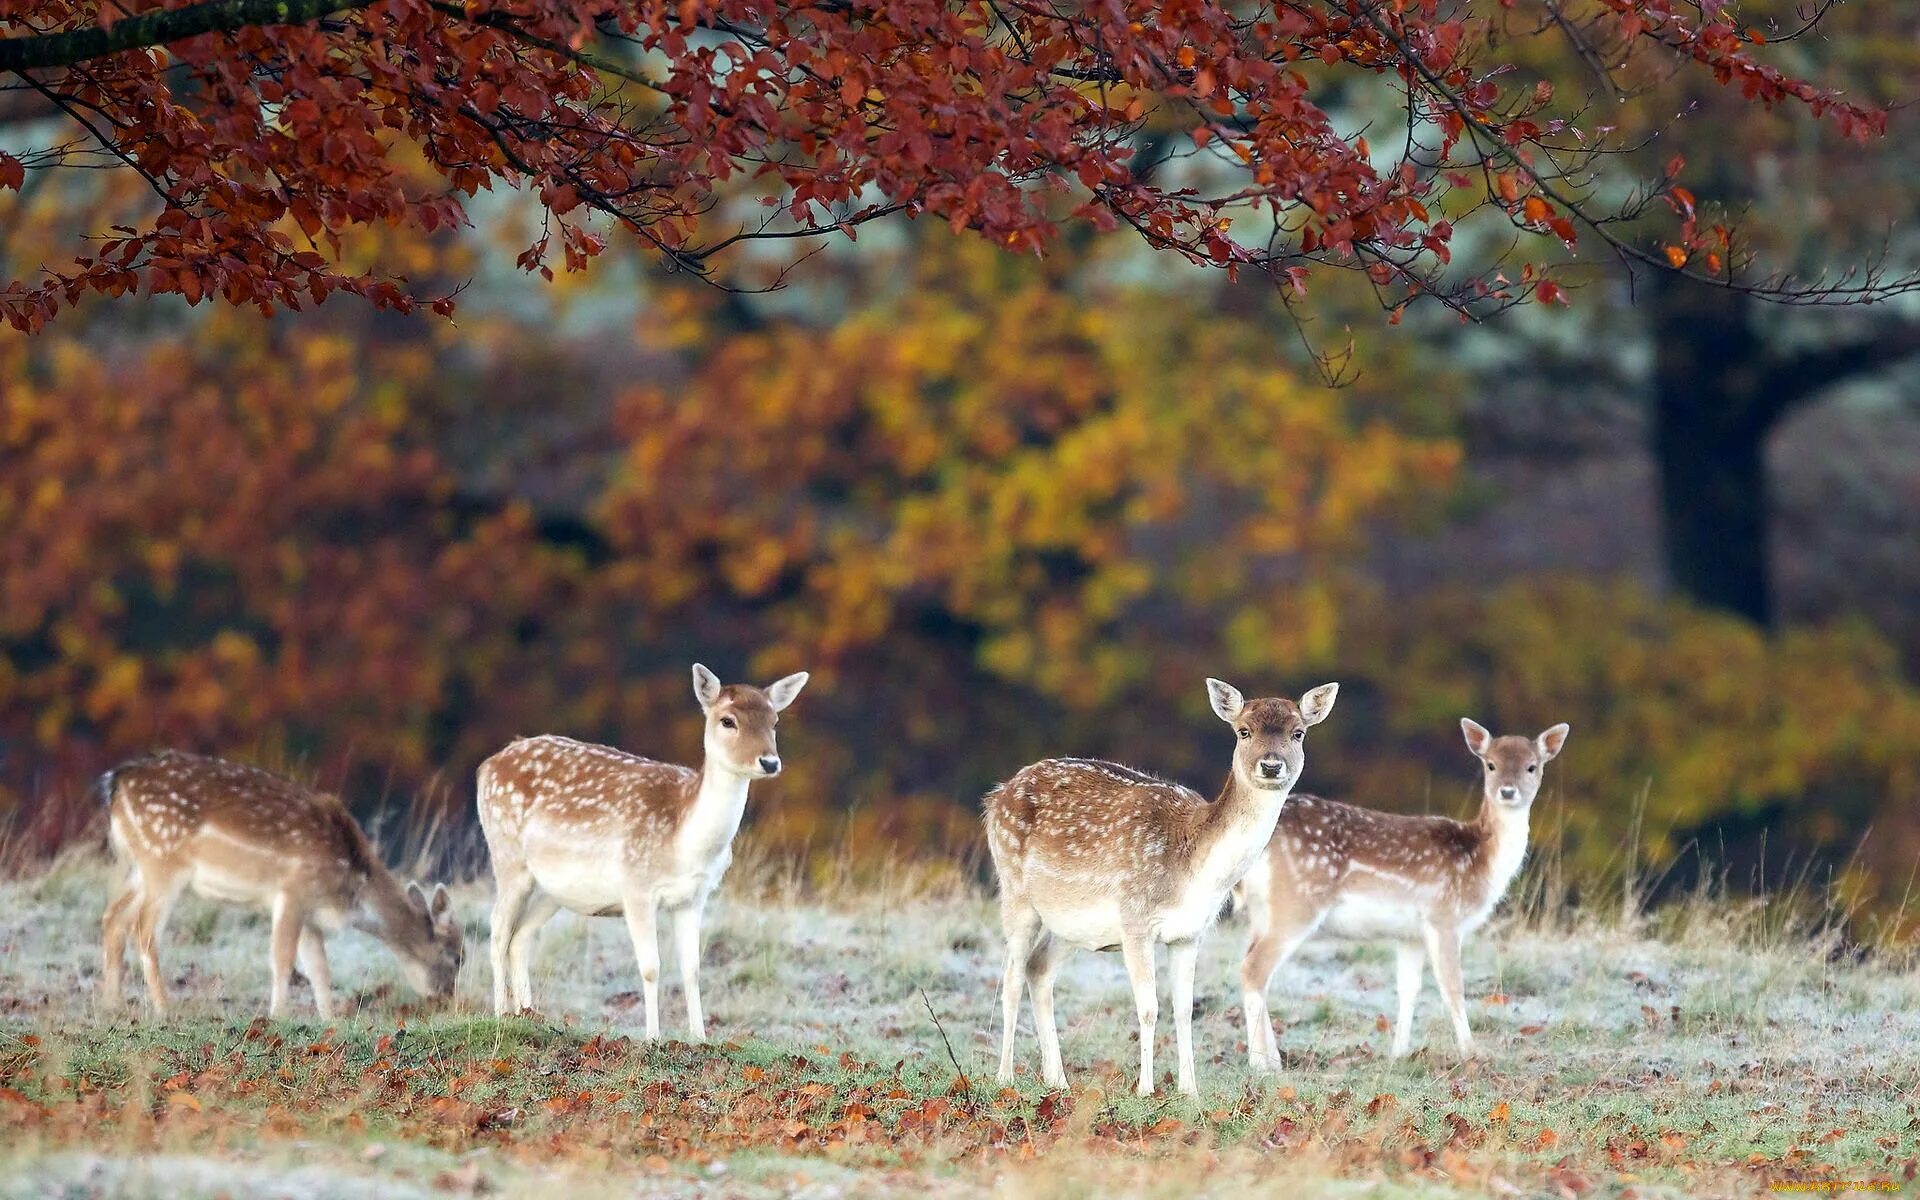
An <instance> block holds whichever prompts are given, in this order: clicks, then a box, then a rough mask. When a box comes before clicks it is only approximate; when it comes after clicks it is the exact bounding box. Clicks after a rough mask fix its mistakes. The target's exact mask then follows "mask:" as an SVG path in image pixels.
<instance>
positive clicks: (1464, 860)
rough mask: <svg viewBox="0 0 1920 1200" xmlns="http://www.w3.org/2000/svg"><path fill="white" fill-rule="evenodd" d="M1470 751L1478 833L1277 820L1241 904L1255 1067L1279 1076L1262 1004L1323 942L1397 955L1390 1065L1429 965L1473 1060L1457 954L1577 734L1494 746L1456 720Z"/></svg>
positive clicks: (1410, 824)
mask: <svg viewBox="0 0 1920 1200" xmlns="http://www.w3.org/2000/svg"><path fill="white" fill-rule="evenodd" d="M1460 728H1461V731H1462V732H1463V733H1464V734H1465V736H1466V740H1467V748H1468V749H1469V750H1471V751H1473V753H1474V755H1475V757H1477V758H1479V760H1480V761H1481V764H1482V765H1483V766H1484V767H1485V768H1486V770H1485V771H1484V773H1483V775H1482V785H1483V786H1482V793H1481V802H1480V813H1479V815H1478V816H1477V817H1475V818H1474V820H1472V821H1455V820H1452V819H1449V818H1447V817H1425V816H1403V815H1399V814H1395V813H1383V812H1376V811H1374V810H1372V809H1366V808H1360V807H1358V806H1356V805H1352V804H1341V803H1339V802H1337V801H1333V800H1323V799H1321V798H1320V797H1318V796H1297V797H1295V798H1294V800H1293V802H1292V803H1291V804H1289V805H1288V806H1287V810H1286V811H1285V812H1284V813H1282V814H1281V815H1280V821H1279V825H1278V828H1277V829H1275V831H1274V835H1273V841H1272V843H1271V844H1270V845H1269V846H1268V847H1267V852H1266V853H1265V854H1263V855H1261V856H1260V860H1259V861H1258V862H1256V863H1255V864H1254V865H1253V867H1252V869H1250V870H1249V871H1248V872H1247V875H1246V878H1245V879H1244V880H1243V881H1242V882H1241V886H1240V888H1239V889H1237V890H1236V898H1237V899H1238V900H1240V901H1241V902H1242V903H1243V904H1244V905H1245V907H1246V909H1247V911H1248V913H1249V915H1250V917H1251V920H1252V924H1253V944H1252V945H1251V946H1249V947H1248V949H1247V957H1246V959H1245V961H1244V962H1242V964H1241V967H1240V982H1241V991H1242V996H1241V999H1242V1006H1243V1008H1244V1011H1245V1014H1246V1020H1247V1057H1248V1059H1249V1060H1250V1061H1251V1062H1252V1064H1253V1067H1254V1069H1255V1070H1260V1069H1262V1068H1268V1069H1278V1067H1279V1065H1280V1047H1279V1042H1278V1040H1277V1039H1276V1038H1275V1037H1274V1032H1273V1024H1272V1022H1271V1020H1270V1019H1269V1017H1268V1014H1267V1002H1266V992H1267V986H1268V984H1269V983H1270V982H1271V981H1272V978H1273V974H1274V972H1275V971H1276V970H1277V969H1278V968H1279V966H1280V964H1281V963H1282V962H1285V961H1286V959H1287V958H1288V957H1289V956H1291V955H1292V954H1293V952H1294V951H1295V950H1297V949H1299V948H1300V946H1301V945H1302V944H1304V943H1305V942H1306V941H1307V940H1308V939H1309V938H1311V937H1313V936H1314V935H1315V934H1321V935H1324V936H1328V937H1333V938H1339V939H1344V940H1368V941H1370V940H1376V939H1377V940H1382V941H1391V942H1393V943H1394V947H1395V952H1396V970H1395V974H1396V977H1397V984H1398V989H1399V993H1400V995H1399V1000H1400V1014H1399V1021H1398V1023H1397V1024H1396V1025H1395V1026H1394V1030H1393V1053H1394V1055H1395V1056H1396V1057H1398V1056H1400V1055H1404V1054H1405V1053H1406V1052H1407V1048H1408V1046H1409V1044H1410V1042H1411V1039H1412V1036H1413V1007H1414V1000H1415V998H1416V997H1417V996H1418V994H1419V991H1420V976H1421V971H1422V968H1423V967H1424V966H1425V965H1426V964H1427V963H1428V962H1431V963H1432V966H1433V978H1434V982H1435V984H1436V985H1437V986H1438V987H1439V989H1440V999H1441V1002H1442V1003H1444V1004H1445V1005H1446V1007H1447V1013H1448V1015H1449V1016H1450V1017H1452V1018H1453V1032H1454V1037H1455V1040H1456V1041H1457V1042H1458V1043H1459V1048H1460V1054H1461V1056H1462V1057H1466V1056H1468V1055H1471V1054H1472V1053H1473V1040H1472V1037H1471V1035H1470V1034H1469V1033H1468V1030H1467V1002H1466V997H1465V994H1464V991H1463V988H1462V984H1461V980H1460V947H1461V943H1462V942H1463V941H1464V940H1465V938H1466V936H1467V935H1468V934H1470V933H1472V932H1473V931H1474V930H1476V929H1478V928H1479V927H1480V926H1481V925H1482V924H1483V923H1485V921H1486V920H1487V918H1488V917H1489V916H1491V915H1492V913H1493V910H1494V907H1495V906H1496V905H1498V904H1499V903H1500V899H1501V897H1502V896H1504V895H1505V894H1506V891H1507V887H1508V885H1510V884H1511V883H1512V882H1513V879H1514V876H1515V875H1517V874H1519V872H1520V866H1521V864H1522V863H1523V862H1524V861H1525V860H1526V856H1527V814H1528V811H1529V810H1530V809H1531V807H1532V805H1533V798H1534V796H1535V795H1536V794H1537V793H1538V792H1539V790H1540V779H1541V776H1542V775H1543V774H1544V772H1545V770H1546V765H1547V763H1548V762H1549V761H1550V760H1551V759H1552V758H1553V757H1554V756H1555V755H1557V754H1559V753H1560V750H1561V747H1563V746H1565V745H1566V742H1567V734H1568V732H1569V729H1568V727H1567V726H1565V725H1555V726H1554V727H1553V728H1551V729H1549V730H1547V731H1546V732H1545V733H1542V734H1541V735H1540V736H1539V737H1535V738H1524V737H1499V738H1496V737H1494V736H1493V735H1492V734H1490V733H1488V732H1487V731H1486V730H1485V729H1483V728H1482V727H1480V726H1479V725H1477V724H1475V723H1474V722H1472V721H1469V720H1466V719H1465V718H1462V719H1461V721H1460Z"/></svg>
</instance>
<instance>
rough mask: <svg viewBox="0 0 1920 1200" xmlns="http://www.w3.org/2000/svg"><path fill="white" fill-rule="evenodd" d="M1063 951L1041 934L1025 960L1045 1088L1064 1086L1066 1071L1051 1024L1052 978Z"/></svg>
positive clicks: (1064, 948)
mask: <svg viewBox="0 0 1920 1200" xmlns="http://www.w3.org/2000/svg"><path fill="white" fill-rule="evenodd" d="M1066 953H1067V948H1066V947H1065V946H1063V945H1062V944H1061V943H1060V941H1059V939H1057V938H1055V937H1054V936H1053V935H1052V934H1049V933H1045V932H1043V933H1041V935H1040V940H1039V944H1038V945H1036V946H1035V947H1034V948H1033V953H1032V954H1030V955H1028V956H1027V990H1028V991H1029V992H1031V993H1032V994H1033V1027H1034V1031H1035V1032H1036V1033H1037V1034H1039V1036H1040V1079H1041V1081H1042V1082H1043V1083H1045V1084H1046V1085H1047V1086H1048V1087H1053V1088H1064V1087H1066V1086H1067V1069H1066V1066H1065V1065H1064V1064H1063V1063H1062V1062H1061V1061H1060V1030H1059V1028H1058V1027H1057V1026H1056V1025H1055V1024H1054V1020H1053V978H1054V976H1055V975H1057V974H1058V973H1059V971H1060V960H1061V959H1062V958H1065V957H1066Z"/></svg>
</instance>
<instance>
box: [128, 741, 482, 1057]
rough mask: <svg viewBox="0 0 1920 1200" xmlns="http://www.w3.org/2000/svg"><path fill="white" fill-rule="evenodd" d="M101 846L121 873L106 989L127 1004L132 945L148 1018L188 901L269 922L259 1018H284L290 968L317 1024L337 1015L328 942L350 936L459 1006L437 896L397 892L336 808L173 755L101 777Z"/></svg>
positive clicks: (285, 785) (419, 987) (454, 954)
mask: <svg viewBox="0 0 1920 1200" xmlns="http://www.w3.org/2000/svg"><path fill="white" fill-rule="evenodd" d="M97 786H98V788H99V790H100V791H101V793H102V794H103V795H104V796H105V798H106V801H107V822H108V841H109V843H110V844H111V846H112V848H113V851H114V854H115V856H116V858H118V859H119V860H120V861H122V862H123V863H126V864H128V867H129V869H128V872H127V875H126V879H125V883H124V885H123V886H122V888H121V890H120V893H119V894H118V895H117V896H116V897H115V898H114V899H113V901H112V902H111V903H110V904H109V905H108V906H107V911H106V915H105V917H104V918H103V920H102V932H103V935H104V936H103V941H104V943H105V944H104V957H105V962H104V970H103V971H102V973H101V981H102V990H103V992H104V993H105V995H106V998H107V1000H108V1002H109V1003H116V1004H117V1003H119V1002H120V1000H121V970H122V968H123V967H124V965H125V959H126V945H127V940H128V938H129V936H131V938H132V940H133V944H134V949H135V952H136V954H137V955H138V957H139V959H140V967H141V970H142V971H143V972H144V974H145V975H146V982H147V995H148V998H149V999H150V1000H151V1002H152V1005H153V1012H154V1014H155V1015H156V1016H159V1015H163V1014H165V1012H166V1011H167V1003H168V1001H167V989H166V984H165V982H164V980H163V978H162V976H161V973H160V961H159V958H158V956H157V953H156V949H155V946H156V943H157V942H158V941H159V938H160V935H161V933H162V932H163V931H164V930H165V928H166V924H167V918H168V916H169V915H170V914H171V913H172V912H173V908H174V905H175V904H176V903H177V902H178V901H179V899H180V897H181V895H182V893H184V892H186V891H187V890H189V889H191V890H192V891H194V892H195V893H196V894H198V895H200V896H203V897H206V898H208V899H212V900H216V901H222V902H225V903H229V904H240V905H247V906H251V907H255V908H264V909H266V910H267V911H268V912H269V913H270V914H271V915H272V921H273V923H272V927H271V932H270V933H269V934H268V942H267V944H268V955H267V963H268V970H269V972H270V976H271V979H272V983H271V986H270V992H269V998H268V1001H267V1015H268V1016H269V1017H271V1018H275V1019H278V1018H280V1017H281V1016H283V1015H284V1014H285V1013H286V1011H287V1002H288V990H289V987H290V984H291V979H292V975H293V967H294V961H295V959H296V958H298V960H299V964H300V970H301V972H302V973H303V974H304V975H305V976H306V977H307V980H308V982H309V983H311V984H312V985H313V1000H314V1007H315V1008H316V1009H317V1010H318V1012H319V1014H320V1017H321V1018H322V1019H323V1020H325V1019H331V1018H332V1017H333V1015H334V1002H333V975H332V972H331V970H330V969H329V967H328V965H327V947H326V941H325V936H326V934H327V933H328V932H331V931H335V930H338V929H341V928H343V927H346V926H352V927H354V928H356V929H359V930H361V931H363V932H365V933H369V934H372V935H373V936H374V937H376V938H378V939H379V940H380V941H382V942H384V943H385V944H386V945H387V947H388V948H389V949H390V950H392V951H393V953H394V955H395V957H397V958H398V959H399V960H400V966H401V970H402V973H403V974H404V975H405V977H406V979H407V981H408V982H409V983H410V984H411V985H412V986H413V987H414V989H415V990H416V991H419V992H420V993H422V994H423V995H427V996H430V997H434V998H442V999H444V998H445V997H448V996H451V995H452V994H453V987H454V981H455V979H456V978H457V977H458V975H459V973H460V964H461V962H462V961H463V960H464V958H465V956H466V945H465V940H464V938H463V937H462V935H461V931H460V925H459V922H458V921H457V920H455V919H454V916H453V913H452V899H451V897H449V896H448V894H447V889H446V885H445V884H436V885H434V887H433V890H432V891H431V892H428V891H427V890H426V889H425V888H422V887H421V886H420V884H419V883H417V882H409V883H407V884H406V885H405V886H404V887H403V886H401V884H400V882H399V880H397V879H396V878H395V877H394V875H393V873H392V872H391V871H389V870H388V869H387V867H386V866H385V865H384V864H383V863H382V862H381V861H380V857H379V855H378V854H376V853H375V852H374V849H373V846H372V845H371V844H370V843H369V842H368V841H367V836H366V834H365V833H364V832H363V831H362V830H361V828H360V826H359V823H358V822H356V821H355V820H354V819H353V817H352V816H351V815H350V814H349V813H348V812H347V810H346V807H345V806H344V805H342V804H341V802H340V800H339V799H338V798H337V797H335V796H332V795H329V794H326V793H323V792H318V791H315V790H313V789H312V788H309V787H306V786H304V785H302V784H299V783H296V782H295V781H293V780H291V779H288V778H286V777H284V776H281V775H276V774H274V773H273V772H271V771H265V770H262V769H260V768H258V767H253V766H248V765H245V764H243V763H237V762H229V761H226V760H224V759H218V758H206V757H202V756H200V755H197V754H186V753H182V752H180V751H176V750H166V751H161V752H159V753H157V754H152V755H148V756H146V757H144V758H139V759H134V760H132V761H129V762H126V763H123V764H121V765H120V766H118V767H115V768H114V769H113V770H111V771H108V772H107V773H106V774H105V775H103V776H101V778H100V781H99V783H98V785H97Z"/></svg>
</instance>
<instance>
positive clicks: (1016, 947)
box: [998, 899, 1040, 1083]
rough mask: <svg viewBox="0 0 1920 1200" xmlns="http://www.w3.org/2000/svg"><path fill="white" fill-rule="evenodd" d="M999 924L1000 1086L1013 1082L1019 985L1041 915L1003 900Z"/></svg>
mask: <svg viewBox="0 0 1920 1200" xmlns="http://www.w3.org/2000/svg"><path fill="white" fill-rule="evenodd" d="M1000 924H1001V927H1002V928H1003V929H1004V930H1005V931H1006V935H1007V969H1006V971H1005V972H1004V973H1002V975H1001V976H1000V1073H999V1075H998V1079H999V1081H1000V1082H1001V1083H1012V1082H1013V1039H1014V1033H1015V1031H1016V1029H1017V1027H1018V1025H1019V1023H1020V985H1021V984H1022V983H1023V982H1024V981H1025V979H1026V974H1027V959H1028V958H1029V957H1031V956H1032V954H1033V943H1034V940H1035V939H1036V938H1037V937H1038V936H1039V935H1040V914H1039V913H1037V912H1035V911H1033V909H1032V908H1030V907H1029V906H1028V905H1027V904H1026V903H1025V902H1024V901H1021V900H1014V899H1002V901H1001V903H1000Z"/></svg>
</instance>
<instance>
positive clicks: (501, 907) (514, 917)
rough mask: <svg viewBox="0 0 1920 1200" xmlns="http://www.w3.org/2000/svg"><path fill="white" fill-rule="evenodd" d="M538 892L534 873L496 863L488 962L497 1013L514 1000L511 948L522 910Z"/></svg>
mask: <svg viewBox="0 0 1920 1200" xmlns="http://www.w3.org/2000/svg"><path fill="white" fill-rule="evenodd" d="M532 895H534V876H532V874H528V872H524V870H511V868H507V870H503V868H501V864H499V862H495V864H493V920H492V922H490V925H488V927H490V931H492V939H490V943H488V964H490V966H492V968H493V1016H505V1014H507V1004H509V1002H511V998H513V996H511V991H509V987H511V983H513V975H511V973H509V972H511V962H509V950H511V948H513V939H515V935H516V933H518V931H520V914H522V912H526V902H528V900H530V899H532Z"/></svg>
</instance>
